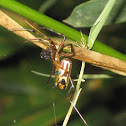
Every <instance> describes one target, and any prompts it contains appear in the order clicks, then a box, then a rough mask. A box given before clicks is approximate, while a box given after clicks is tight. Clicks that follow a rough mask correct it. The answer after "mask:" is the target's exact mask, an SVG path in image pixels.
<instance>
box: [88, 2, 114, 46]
mask: <svg viewBox="0 0 126 126" xmlns="http://www.w3.org/2000/svg"><path fill="white" fill-rule="evenodd" d="M115 1H116V0H109V1H108V3H107V5H106V6H105V8H104V10H103V11H102V13H101V14H100V16H99V17H98V19H97V20H96V22H95V23H94V25H93V26H92V28H91V31H90V34H89V38H88V44H87V45H88V47H89V49H91V48H92V47H93V45H94V42H95V40H96V38H97V36H98V34H99V32H100V31H101V29H102V27H103V25H104V23H105V21H106V19H107V17H108V15H109V13H110V11H111V9H112V7H113V5H114V3H115Z"/></svg>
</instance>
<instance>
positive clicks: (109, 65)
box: [0, 11, 126, 76]
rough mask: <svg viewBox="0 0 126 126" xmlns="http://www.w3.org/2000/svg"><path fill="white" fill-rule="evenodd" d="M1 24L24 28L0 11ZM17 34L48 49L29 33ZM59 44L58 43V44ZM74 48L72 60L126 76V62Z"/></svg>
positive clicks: (12, 27) (6, 26) (20, 32)
mask: <svg viewBox="0 0 126 126" xmlns="http://www.w3.org/2000/svg"><path fill="white" fill-rule="evenodd" d="M0 16H1V18H0V24H1V25H2V26H3V27H5V28H7V29H9V30H10V29H15V28H23V27H22V26H20V25H19V24H18V23H17V22H15V21H14V20H13V19H11V18H10V17H8V16H7V15H6V14H5V13H3V12H2V11H0ZM12 32H14V33H15V34H17V35H19V36H21V37H23V38H24V39H27V40H30V41H31V42H32V43H34V44H36V45H37V46H39V47H40V48H43V49H46V48H47V47H46V46H45V45H44V44H43V43H42V42H40V41H34V39H37V38H36V37H35V36H34V35H32V34H31V33H30V32H28V31H15V30H13V31H12ZM56 44H57V43H56ZM73 48H74V54H75V55H74V56H72V58H74V59H77V60H81V61H85V62H88V63H91V64H93V65H95V66H98V67H101V68H104V69H107V70H110V71H113V72H115V73H118V74H120V75H124V76H126V62H125V61H122V60H119V59H117V58H114V57H110V56H107V55H104V54H101V53H98V52H95V51H91V50H87V49H82V48H79V47H73Z"/></svg>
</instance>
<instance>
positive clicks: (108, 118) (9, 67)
mask: <svg viewBox="0 0 126 126" xmlns="http://www.w3.org/2000/svg"><path fill="white" fill-rule="evenodd" d="M18 1H19V2H21V3H23V4H25V5H27V6H29V7H31V8H33V9H36V10H39V9H40V6H42V3H43V2H45V1H44V0H43V1H42V0H38V1H34V0H29V1H25V0H18ZM83 2H84V1H83ZM80 3H82V1H81V0H74V2H73V1H72V0H61V1H58V0H57V1H55V4H52V6H50V8H47V10H46V11H45V14H46V15H49V16H50V17H52V18H55V19H57V20H59V21H62V20H63V19H65V18H67V17H68V16H69V15H70V13H71V12H72V10H73V9H74V7H75V6H77V5H79V4H80ZM96 9H97V8H96ZM8 15H10V16H11V17H14V18H15V20H16V21H18V22H20V23H21V24H22V25H23V26H24V27H26V24H25V22H23V20H24V19H22V17H19V16H17V15H15V14H13V13H11V12H9V11H8ZM81 31H82V32H84V33H87V34H88V31H89V29H88V28H82V29H81ZM125 32H126V24H125V23H123V24H116V25H109V26H106V27H104V28H103V30H102V32H101V34H100V36H99V38H98V39H99V40H100V41H102V42H104V43H105V44H107V45H109V46H111V47H112V48H114V49H116V50H118V51H120V52H122V53H125V47H126V43H125ZM46 34H48V32H46ZM40 52H41V49H40V48H39V47H36V46H35V45H33V44H31V43H30V42H26V40H24V39H22V38H20V37H18V36H16V35H14V34H13V33H11V32H10V31H8V30H6V29H4V28H3V27H0V125H1V126H10V125H11V126H19V125H21V126H35V125H36V126H53V125H56V124H57V125H58V126H59V125H62V121H63V119H64V117H65V115H66V113H67V111H68V108H69V105H70V102H69V97H66V94H67V92H68V90H69V87H68V89H67V90H65V91H61V90H58V89H57V88H55V87H54V79H51V80H50V81H49V83H48V84H47V81H48V78H46V77H42V76H38V75H36V74H34V73H32V72H31V71H32V70H34V71H38V72H41V73H46V74H50V73H51V71H52V61H51V60H44V59H41V58H40ZM72 63H73V69H72V78H77V76H78V74H79V70H80V65H81V63H80V62H79V61H76V60H72ZM85 70H86V73H88V74H90V73H92V74H93V73H94V74H95V73H98V74H100V73H105V74H109V75H111V76H112V77H113V78H111V79H89V80H88V79H87V80H86V82H85V83H82V88H83V90H82V92H81V96H80V98H79V101H78V103H77V108H78V110H79V111H80V113H81V114H82V115H83V117H84V118H85V120H86V121H87V123H88V124H89V125H90V126H105V125H107V126H112V125H114V126H125V125H126V107H125V106H126V102H125V97H126V78H124V77H122V76H118V75H116V74H114V73H111V72H109V71H104V70H102V69H100V68H96V67H93V66H91V65H90V64H87V65H86V69H85ZM74 84H75V85H76V82H74ZM53 104H55V106H53ZM55 119H56V123H55ZM82 125H84V124H83V122H82V120H81V119H80V117H79V116H78V114H77V113H76V111H75V110H74V111H73V113H72V116H71V118H70V121H69V123H68V126H82Z"/></svg>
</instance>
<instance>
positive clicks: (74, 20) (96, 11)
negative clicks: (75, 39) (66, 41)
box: [64, 0, 126, 27]
mask: <svg viewBox="0 0 126 126" xmlns="http://www.w3.org/2000/svg"><path fill="white" fill-rule="evenodd" d="M107 2H108V0H91V1H89V2H85V3H83V4H80V5H78V6H77V7H75V9H74V10H73V12H72V14H71V15H70V16H69V17H68V18H67V19H66V20H64V22H65V23H67V24H69V25H71V26H73V27H91V26H92V25H93V24H94V22H95V21H96V19H97V18H98V16H99V15H100V13H101V12H102V10H103V9H104V7H105V5H106V3H107ZM125 15H126V1H125V0H117V1H116V2H115V5H114V6H113V9H112V11H111V13H110V15H109V17H108V19H107V21H106V23H105V25H109V24H111V23H113V22H114V23H122V22H125V21H126V16H125Z"/></svg>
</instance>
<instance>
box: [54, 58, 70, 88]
mask: <svg viewBox="0 0 126 126" xmlns="http://www.w3.org/2000/svg"><path fill="white" fill-rule="evenodd" d="M71 68H72V63H71V61H70V60H69V59H67V58H65V59H62V60H61V62H60V68H56V70H55V86H57V87H58V88H59V89H61V90H63V89H66V88H67V86H68V83H69V77H70V73H71Z"/></svg>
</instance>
